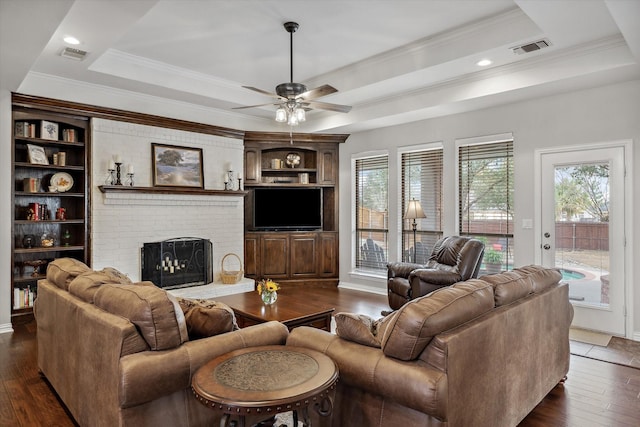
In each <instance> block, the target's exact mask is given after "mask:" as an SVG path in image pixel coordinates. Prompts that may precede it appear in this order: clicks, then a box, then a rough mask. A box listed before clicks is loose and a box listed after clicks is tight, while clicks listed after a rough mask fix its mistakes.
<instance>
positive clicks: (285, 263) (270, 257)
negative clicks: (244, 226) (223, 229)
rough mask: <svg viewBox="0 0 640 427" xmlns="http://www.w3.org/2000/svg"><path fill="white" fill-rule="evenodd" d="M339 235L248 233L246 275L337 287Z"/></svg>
mask: <svg viewBox="0 0 640 427" xmlns="http://www.w3.org/2000/svg"><path fill="white" fill-rule="evenodd" d="M337 237H338V233H337V232H334V231H331V232H329V231H318V232H247V233H245V237H244V242H245V246H244V247H245V275H247V276H249V277H253V278H257V279H259V278H270V279H273V280H276V281H278V282H289V283H298V284H309V283H314V284H317V283H331V284H336V283H337V277H338V256H337V254H338V251H337V249H338V246H337V243H338V238H337Z"/></svg>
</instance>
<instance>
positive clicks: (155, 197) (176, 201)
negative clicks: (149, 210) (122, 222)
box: [98, 185, 247, 207]
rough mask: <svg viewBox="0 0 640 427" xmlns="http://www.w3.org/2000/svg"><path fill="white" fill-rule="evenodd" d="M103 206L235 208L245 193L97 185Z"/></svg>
mask: <svg viewBox="0 0 640 427" xmlns="http://www.w3.org/2000/svg"><path fill="white" fill-rule="evenodd" d="M98 188H99V189H100V191H101V192H102V193H103V194H104V203H105V205H163V206H169V205H185V204H186V205H188V206H219V207H224V206H229V207H231V206H237V205H238V203H239V202H241V201H243V198H244V195H245V194H247V192H246V191H242V190H240V191H237V190H236V191H229V190H227V191H225V190H204V189H201V188H171V187H131V186H125V185H99V186H98Z"/></svg>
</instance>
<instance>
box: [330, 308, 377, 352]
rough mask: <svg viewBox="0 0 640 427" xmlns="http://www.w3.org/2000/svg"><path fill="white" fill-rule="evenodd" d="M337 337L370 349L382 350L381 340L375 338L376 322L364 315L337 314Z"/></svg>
mask: <svg viewBox="0 0 640 427" xmlns="http://www.w3.org/2000/svg"><path fill="white" fill-rule="evenodd" d="M335 320H336V335H338V336H339V337H340V338H343V339H345V340H347V341H353V342H356V343H358V344H362V345H366V346H369V347H377V348H380V340H379V339H378V338H377V337H376V336H375V329H374V325H375V322H374V320H373V319H372V318H371V317H369V316H365V315H364V314H354V313H336V315H335Z"/></svg>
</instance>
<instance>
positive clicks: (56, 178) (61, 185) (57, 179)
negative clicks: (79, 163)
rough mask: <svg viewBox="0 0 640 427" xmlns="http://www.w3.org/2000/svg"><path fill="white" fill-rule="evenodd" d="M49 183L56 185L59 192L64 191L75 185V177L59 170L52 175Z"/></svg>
mask: <svg viewBox="0 0 640 427" xmlns="http://www.w3.org/2000/svg"><path fill="white" fill-rule="evenodd" d="M49 185H50V186H52V187H56V188H57V190H58V192H60V193H64V192H65V191H69V190H71V187H73V178H72V177H71V175H69V174H68V173H66V172H58V173H56V174H54V175H53V176H52V177H51V182H50V183H49Z"/></svg>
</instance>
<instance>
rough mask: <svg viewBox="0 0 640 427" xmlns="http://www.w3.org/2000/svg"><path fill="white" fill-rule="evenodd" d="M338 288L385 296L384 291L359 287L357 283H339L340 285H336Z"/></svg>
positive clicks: (363, 286) (385, 292)
mask: <svg viewBox="0 0 640 427" xmlns="http://www.w3.org/2000/svg"><path fill="white" fill-rule="evenodd" d="M338 288H342V289H352V290H354V291H362V292H369V293H370V294H377V295H387V290H386V289H380V288H379V287H377V286H376V287H374V286H367V285H361V284H359V283H349V282H343V281H340V283H339V284H338Z"/></svg>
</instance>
